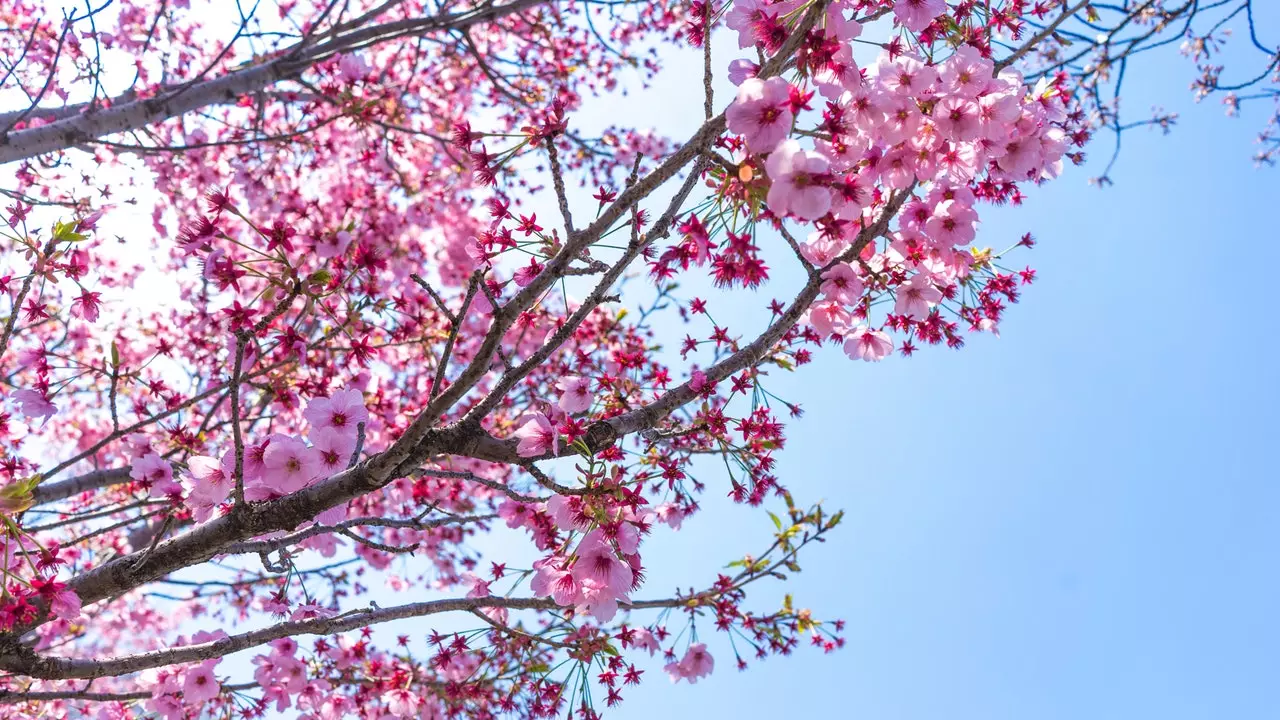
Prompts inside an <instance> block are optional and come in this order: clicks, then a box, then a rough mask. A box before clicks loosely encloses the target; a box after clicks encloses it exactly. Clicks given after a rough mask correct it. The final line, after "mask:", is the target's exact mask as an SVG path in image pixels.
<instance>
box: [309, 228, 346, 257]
mask: <svg viewBox="0 0 1280 720" xmlns="http://www.w3.org/2000/svg"><path fill="white" fill-rule="evenodd" d="M350 246H351V233H349V232H347V231H346V230H339V231H338V232H336V233H333V234H332V235H329V234H326V235H325V236H324V237H322V238H320V239H319V240H318V241H317V242H316V256H317V257H321V258H335V257H340V256H341V255H342V254H343V253H345V252H346V251H347V248H348V247H350Z"/></svg>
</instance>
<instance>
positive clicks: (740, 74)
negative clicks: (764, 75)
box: [729, 58, 760, 85]
mask: <svg viewBox="0 0 1280 720" xmlns="http://www.w3.org/2000/svg"><path fill="white" fill-rule="evenodd" d="M758 72H760V66H759V65H757V64H755V63H753V62H751V61H750V60H746V59H743V58H739V59H737V60H734V61H732V62H730V63H729V82H731V83H733V84H734V85H741V84H742V83H743V82H745V81H746V80H747V78H753V77H755V76H756V73H758Z"/></svg>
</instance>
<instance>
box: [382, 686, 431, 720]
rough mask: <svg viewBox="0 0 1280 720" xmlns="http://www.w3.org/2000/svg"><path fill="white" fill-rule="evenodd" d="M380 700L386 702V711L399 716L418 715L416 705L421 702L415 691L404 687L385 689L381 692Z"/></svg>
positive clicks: (414, 716)
mask: <svg viewBox="0 0 1280 720" xmlns="http://www.w3.org/2000/svg"><path fill="white" fill-rule="evenodd" d="M382 702H383V703H385V704H386V706H387V712H389V713H391V714H392V715H395V716H396V717H400V718H416V717H418V707H419V706H420V705H421V704H422V701H421V700H420V699H419V698H418V694H417V693H415V692H412V691H409V690H406V689H405V688H398V689H396V690H388V691H386V692H385V693H383V694H382Z"/></svg>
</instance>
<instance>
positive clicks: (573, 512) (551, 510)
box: [544, 495, 587, 530]
mask: <svg viewBox="0 0 1280 720" xmlns="http://www.w3.org/2000/svg"><path fill="white" fill-rule="evenodd" d="M544 505H545V508H544V509H545V510H546V511H547V514H548V515H550V516H551V519H552V520H554V521H555V523H556V527H558V528H560V529H561V530H573V529H575V528H579V529H584V530H585V529H586V527H587V526H586V525H584V524H582V520H581V519H580V518H579V515H580V514H581V509H582V502H581V501H580V500H577V499H575V498H569V497H565V496H564V495H552V496H551V498H550V499H549V500H547V502H546V503H544Z"/></svg>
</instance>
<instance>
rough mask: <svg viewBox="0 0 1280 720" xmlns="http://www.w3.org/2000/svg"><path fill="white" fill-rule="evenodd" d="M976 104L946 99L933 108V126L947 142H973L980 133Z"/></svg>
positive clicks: (952, 98) (964, 100)
mask: <svg viewBox="0 0 1280 720" xmlns="http://www.w3.org/2000/svg"><path fill="white" fill-rule="evenodd" d="M980 111H981V108H980V107H979V105H978V103H976V102H974V101H972V100H968V99H966V98H963V97H946V98H943V99H942V100H940V101H938V104H937V105H935V106H934V108H933V125H934V127H936V128H938V132H939V133H940V134H941V135H942V137H944V138H946V139H948V140H958V141H964V140H974V139H976V138H977V137H978V136H979V135H980V134H981V133H982V125H981V122H980V120H979V114H980Z"/></svg>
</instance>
